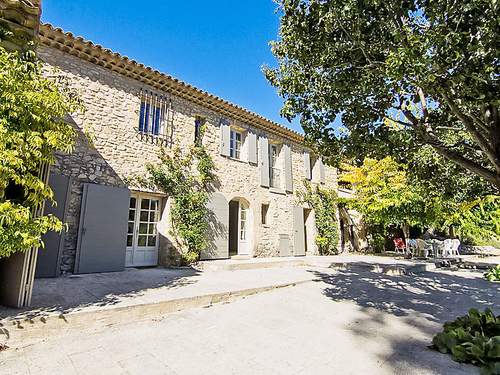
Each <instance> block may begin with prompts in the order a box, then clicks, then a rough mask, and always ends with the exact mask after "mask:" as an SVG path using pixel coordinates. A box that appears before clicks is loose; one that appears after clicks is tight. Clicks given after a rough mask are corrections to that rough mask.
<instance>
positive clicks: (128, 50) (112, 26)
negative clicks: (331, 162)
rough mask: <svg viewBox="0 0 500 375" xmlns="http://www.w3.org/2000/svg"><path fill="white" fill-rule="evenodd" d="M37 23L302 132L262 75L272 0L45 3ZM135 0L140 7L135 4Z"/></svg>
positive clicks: (274, 26) (273, 24) (274, 24)
mask: <svg viewBox="0 0 500 375" xmlns="http://www.w3.org/2000/svg"><path fill="white" fill-rule="evenodd" d="M42 4H43V10H42V20H43V21H44V22H49V23H51V24H52V25H54V26H57V27H61V28H62V29H63V30H65V31H71V32H72V33H73V34H75V35H78V36H82V37H84V38H85V39H88V40H91V41H93V42H94V43H97V44H101V45H102V46H104V47H106V48H110V49H112V50H113V51H116V52H119V53H121V54H123V55H126V56H128V57H130V58H133V59H135V60H137V61H139V62H141V63H143V64H145V65H149V66H151V67H153V68H155V69H157V70H159V71H161V72H165V73H168V74H171V75H173V76H174V77H176V78H179V79H181V80H183V81H185V82H188V83H190V84H192V85H194V86H196V87H198V88H201V89H203V90H206V91H208V92H211V93H213V94H216V95H218V96H220V97H222V98H224V99H226V100H229V101H231V102H233V103H236V104H238V105H241V106H243V107H245V108H248V109H250V110H252V111H254V112H257V113H259V114H261V115H263V116H265V117H267V118H269V119H271V120H274V121H276V122H278V123H280V124H283V125H286V126H289V127H291V128H293V129H294V130H297V131H301V129H300V125H298V121H294V123H293V124H289V123H288V122H287V121H286V120H285V119H282V118H281V117H280V115H279V111H280V108H281V105H282V99H281V98H280V97H278V95H277V94H276V90H275V88H273V87H271V86H270V85H269V83H268V82H267V81H266V79H265V78H264V75H263V74H262V72H261V66H262V65H263V64H268V65H275V60H274V57H273V55H272V54H271V52H270V47H269V44H268V43H269V41H270V40H273V39H275V38H276V35H277V31H278V24H279V18H278V15H277V14H276V13H275V9H276V4H275V3H273V1H272V0H252V1H249V0H247V1H234V0H215V1H206V0H205V1H201V0H194V1H186V0H185V1H178V0H177V1H174V0H164V1H159V0H149V1H142V2H141V1H137V0H135V1H132V0H120V1H118V0H113V1H112V0H44V1H43V2H42ZM139 4H141V5H140V6H139Z"/></svg>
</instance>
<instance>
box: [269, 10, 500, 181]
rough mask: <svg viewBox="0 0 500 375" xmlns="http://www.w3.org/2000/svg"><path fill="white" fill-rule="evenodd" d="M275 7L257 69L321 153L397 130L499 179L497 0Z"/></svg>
mask: <svg viewBox="0 0 500 375" xmlns="http://www.w3.org/2000/svg"><path fill="white" fill-rule="evenodd" d="M279 9H280V11H281V25H280V31H279V39H278V40H277V41H275V42H272V51H273V53H274V55H275V56H276V58H277V60H278V66H277V67H276V68H269V67H267V68H264V71H265V74H266V77H267V78H268V79H269V81H270V82H271V83H272V84H273V85H274V86H276V87H277V88H278V91H279V94H280V95H282V96H283V97H284V99H285V103H284V106H283V108H282V114H283V115H284V116H285V117H286V118H288V119H292V118H294V117H295V116H300V119H301V124H302V126H303V128H304V130H305V133H306V138H307V140H309V141H312V142H314V144H316V145H317V147H318V148H319V151H320V152H321V153H322V154H324V155H325V156H326V157H328V156H330V161H332V162H335V161H338V160H340V159H342V158H345V157H346V156H352V153H353V150H356V149H359V147H360V145H365V144H367V145H368V144H369V145H375V146H376V145H377V144H379V145H380V144H384V143H386V142H389V141H394V140H395V139H402V140H405V142H410V143H412V144H414V145H417V146H420V145H430V146H432V148H433V149H434V150H435V152H437V153H438V154H440V155H441V156H443V157H444V158H446V159H448V160H450V161H452V162H453V163H455V164H457V165H459V166H461V167H463V168H465V169H466V170H469V171H471V172H472V173H474V174H476V175H478V176H481V177H482V178H484V179H485V180H487V181H488V182H489V183H490V184H492V185H493V186H496V188H497V189H498V188H500V116H499V104H500V89H499V76H500V68H499V66H500V38H499V37H498V36H499V35H500V3H499V2H497V1H490V0H463V1H446V0H434V1H433V0H414V1H408V0H403V1H395V0H384V1H381V0H362V1H359V0H322V1H320V0H281V1H279ZM337 116H341V118H342V123H343V125H344V127H345V130H344V131H338V129H335V128H334V127H333V126H332V124H333V121H334V120H335V118H336V117H337ZM395 133H397V135H396V136H394V134H395Z"/></svg>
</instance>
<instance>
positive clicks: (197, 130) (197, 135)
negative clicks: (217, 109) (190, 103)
mask: <svg viewBox="0 0 500 375" xmlns="http://www.w3.org/2000/svg"><path fill="white" fill-rule="evenodd" d="M204 124H205V118H204V117H202V116H196V118H195V120H194V143H195V144H197V145H200V144H201V138H202V131H203V125H204Z"/></svg>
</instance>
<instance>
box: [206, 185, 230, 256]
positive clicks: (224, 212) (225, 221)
mask: <svg viewBox="0 0 500 375" xmlns="http://www.w3.org/2000/svg"><path fill="white" fill-rule="evenodd" d="M207 208H208V212H209V217H208V233H207V240H208V245H207V247H206V248H205V249H204V250H203V251H202V252H201V254H200V258H201V259H202V260H204V259H224V258H229V231H228V225H229V203H228V201H227V200H226V197H225V196H224V195H223V194H221V193H213V194H212V195H211V197H210V200H209V202H208V204H207Z"/></svg>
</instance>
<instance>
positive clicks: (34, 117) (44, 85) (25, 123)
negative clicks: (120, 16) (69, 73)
mask: <svg viewBox="0 0 500 375" xmlns="http://www.w3.org/2000/svg"><path fill="white" fill-rule="evenodd" d="M6 39H7V40H10V41H12V40H14V41H15V38H14V36H13V34H12V33H10V32H9V31H7V30H6V29H4V28H1V27H0V42H1V41H2V40H6ZM79 109H81V104H80V101H79V100H78V98H77V96H76V95H75V93H73V92H72V91H71V90H69V89H67V85H65V82H64V81H63V80H59V81H57V82H55V81H54V80H51V79H47V78H45V77H44V76H43V75H42V65H41V63H40V61H38V60H37V58H36V55H35V52H34V49H33V46H31V45H30V46H27V47H26V48H25V49H24V50H22V51H13V52H10V51H7V50H6V49H5V48H4V47H2V46H0V258H3V257H8V256H10V255H12V254H13V253H15V252H18V251H26V250H28V249H30V248H31V247H41V246H43V242H42V240H41V237H42V235H43V234H44V233H46V232H48V231H50V230H54V231H60V230H61V229H62V227H63V225H62V223H61V222H60V221H59V220H58V219H57V218H56V217H54V216H51V215H46V216H39V217H35V215H34V207H38V206H39V205H41V204H42V203H43V202H44V201H48V203H49V204H50V203H51V201H52V199H53V192H52V190H51V189H50V187H49V186H48V185H47V184H45V183H44V181H43V180H42V179H41V178H40V176H39V169H40V166H41V165H42V164H51V163H53V162H54V152H55V151H62V152H70V151H71V149H72V145H73V139H74V130H73V128H72V127H71V125H69V124H68V123H66V122H65V121H64V117H65V116H66V115H67V114H68V113H73V112H75V111H77V110H79Z"/></svg>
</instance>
